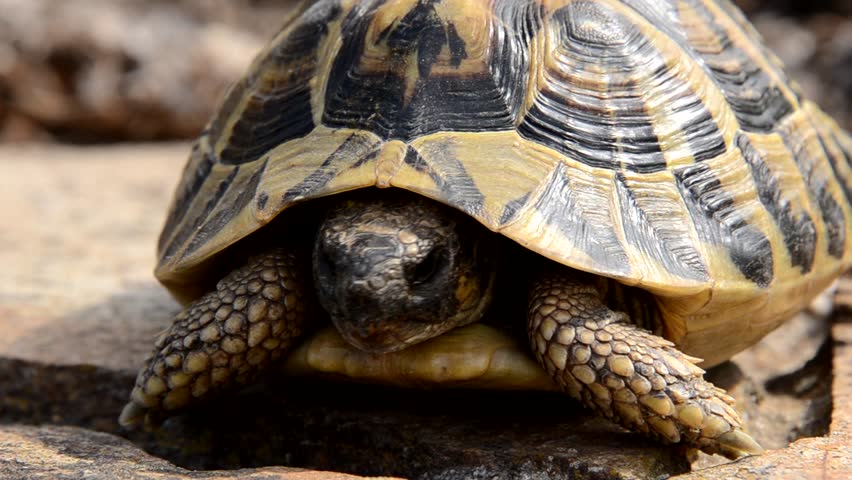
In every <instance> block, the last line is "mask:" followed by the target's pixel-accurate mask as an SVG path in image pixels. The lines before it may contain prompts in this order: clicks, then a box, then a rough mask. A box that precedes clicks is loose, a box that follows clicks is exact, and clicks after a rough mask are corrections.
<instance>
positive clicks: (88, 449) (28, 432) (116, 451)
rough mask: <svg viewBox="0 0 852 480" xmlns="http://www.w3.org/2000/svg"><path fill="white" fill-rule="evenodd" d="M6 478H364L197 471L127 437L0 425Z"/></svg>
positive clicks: (290, 471) (1, 474)
mask: <svg viewBox="0 0 852 480" xmlns="http://www.w3.org/2000/svg"><path fill="white" fill-rule="evenodd" d="M0 459H2V460H0V478H27V479H33V480H34V479H41V478H44V479H48V478H84V477H85V478H86V479H88V480H112V479H116V478H121V479H126V480H146V479H151V480H153V479H157V480H162V479H169V478H170V479H187V480H189V479H196V478H198V479H202V478H203V479H211V480H213V479H217V480H218V479H221V480H227V479H238V478H240V479H242V478H246V479H253V480H355V479H358V478H362V477H356V476H354V475H346V474H342V473H333V472H315V471H314V472H312V471H306V470H301V469H296V468H285V467H268V468H264V469H239V470H230V471H206V472H194V471H190V470H186V469H184V468H180V467H176V466H174V465H172V464H170V463H169V462H167V461H165V460H162V459H159V458H156V457H153V456H151V455H148V454H147V453H145V452H143V451H142V450H140V449H139V448H138V447H136V446H134V445H133V444H132V443H130V442H128V441H127V440H124V439H121V438H118V437H115V436H112V435H108V434H105V433H99V432H94V431H91V430H85V429H82V428H75V427H59V426H45V427H31V426H0Z"/></svg>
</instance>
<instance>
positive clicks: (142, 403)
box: [119, 249, 311, 426]
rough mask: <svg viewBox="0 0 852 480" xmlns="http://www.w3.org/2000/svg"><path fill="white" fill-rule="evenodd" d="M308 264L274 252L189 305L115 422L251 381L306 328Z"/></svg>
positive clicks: (163, 411)
mask: <svg viewBox="0 0 852 480" xmlns="http://www.w3.org/2000/svg"><path fill="white" fill-rule="evenodd" d="M306 267H307V266H303V265H302V263H301V262H299V261H298V260H297V258H296V254H295V253H294V252H290V251H286V250H284V249H273V250H270V251H269V252H266V253H264V254H262V255H258V256H255V257H252V258H250V259H249V260H248V261H247V262H246V265H245V266H243V267H241V268H238V269H236V270H234V271H233V272H231V273H230V274H228V275H227V276H226V277H224V278H223V279H222V280H221V281H220V282H219V283H218V284H217V285H216V290H215V291H211V292H209V293H207V294H206V295H204V296H203V297H201V298H200V299H198V300H197V301H196V302H195V303H193V304H191V305H189V306H188V307H186V308H185V309H184V310H183V311H182V312H180V313H179V314H178V315H177V316H176V317H175V320H174V323H172V325H171V327H169V329H168V330H167V331H166V332H165V333H163V334H162V335H161V336H160V337H159V338H158V339H157V342H156V347H155V349H154V352H153V353H152V355H151V357H149V358H148V359H147V360H146V362H145V367H144V369H143V370H142V371H140V372H139V375H138V376H137V377H136V385H135V386H134V388H133V392H132V393H131V394H130V402H129V403H128V404H127V406H125V407H124V410H123V411H122V412H121V417H120V418H119V422H120V423H121V424H122V425H125V426H132V425H136V424H139V423H141V422H142V421H145V422H155V421H156V420H157V419H158V418H159V417H161V416H165V415H168V414H169V413H168V412H171V411H175V410H178V409H181V408H184V407H186V406H188V405H191V404H193V403H196V402H197V401H200V400H203V399H206V398H209V397H210V396H212V395H214V394H215V393H218V392H220V391H223V390H226V389H229V388H233V387H235V386H240V385H246V384H248V383H250V382H251V381H252V380H254V379H255V378H256V377H257V376H258V374H260V373H261V372H263V370H264V369H265V368H267V367H268V366H269V365H270V364H271V363H272V362H273V361H274V360H276V359H278V358H279V357H281V356H282V355H283V354H284V353H285V352H287V350H288V349H289V348H290V347H291V345H292V344H293V342H294V340H295V339H297V338H298V337H299V336H300V335H301V334H302V332H303V331H304V330H305V328H306V323H307V321H308V319H309V315H308V313H307V311H306V296H307V291H306V289H307V288H310V278H311V277H310V271H309V270H308V269H307V268H306Z"/></svg>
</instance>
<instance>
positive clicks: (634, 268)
mask: <svg viewBox="0 0 852 480" xmlns="http://www.w3.org/2000/svg"><path fill="white" fill-rule="evenodd" d="M851 157H852V139H850V136H849V135H848V134H847V133H846V132H844V131H842V130H841V129H840V128H839V127H838V126H837V125H836V124H835V123H834V122H833V121H832V120H831V119H829V118H828V117H827V116H826V115H825V114H824V113H823V112H821V111H820V110H819V108H818V107H816V106H815V105H814V104H813V103H810V102H808V101H807V100H805V99H803V98H802V96H801V94H800V92H799V90H798V89H797V87H796V86H795V85H794V84H793V83H792V82H791V81H790V80H789V79H788V78H787V76H786V75H785V73H784V72H783V70H782V68H781V66H780V64H779V62H778V60H777V59H776V58H775V57H774V56H773V55H772V54H771V53H770V52H768V50H767V49H766V47H765V46H764V45H763V44H762V43H761V40H760V38H759V36H758V34H757V33H756V32H755V31H754V29H753V28H752V27H751V26H750V25H749V23H748V22H747V21H746V20H745V19H744V17H743V16H742V14H741V13H740V12H739V11H738V10H737V9H736V7H734V6H733V5H732V4H731V3H730V2H729V1H727V0H667V1H660V0H620V1H619V0H595V1H591V0H552V1H551V0H492V1H473V0H443V1H441V0H400V1H387V0H371V1H361V2H354V1H345V0H321V1H319V2H316V3H314V4H312V5H310V6H309V7H305V8H304V9H303V11H301V12H300V13H299V14H297V15H296V16H294V18H293V19H292V20H290V21H289V22H288V23H287V24H286V26H285V27H284V28H283V30H281V31H280V32H279V33H278V34H277V35H276V36H275V38H274V39H273V40H272V42H271V43H270V44H269V45H268V46H267V47H266V48H265V50H264V51H263V52H262V53H261V54H260V55H259V56H258V57H257V59H256V60H255V61H254V63H253V65H252V66H251V68H250V70H249V73H248V74H247V75H246V76H245V77H244V78H243V79H242V80H240V81H239V82H238V83H237V84H236V85H234V86H233V87H232V89H231V90H230V92H229V94H228V95H227V97H226V99H225V100H224V103H223V105H222V106H221V109H220V110H219V113H218V114H217V115H216V117H215V118H214V119H213V120H212V121H211V123H210V124H209V126H208V127H207V129H206V130H205V131H204V132H203V134H202V135H201V137H200V138H199V139H198V141H197V143H196V144H195V146H194V148H193V151H192V154H191V157H190V159H189V162H188V165H187V167H186V169H185V171H184V173H183V178H182V180H181V182H180V184H179V186H178V188H177V192H176V194H175V197H174V201H173V204H172V207H171V212H170V214H169V216H168V219H167V221H166V224H165V227H164V229H163V232H162V235H161V237H160V242H159V264H158V266H157V269H156V275H157V277H158V278H159V279H160V280H161V281H162V282H163V283H164V284H165V285H166V286H167V287H168V288H169V289H171V291H172V292H173V293H174V294H175V295H176V296H177V297H178V298H179V299H184V300H187V299H191V298H193V297H195V296H198V294H199V292H198V290H197V286H196V285H197V283H199V279H200V278H201V277H202V276H203V275H204V274H205V272H209V271H210V268H211V265H213V264H215V258H216V257H217V254H219V253H220V252H223V251H224V250H225V249H227V248H228V247H229V246H231V245H233V244H234V243H236V242H237V241H238V240H240V239H242V238H244V237H246V236H248V235H249V234H251V233H252V232H255V231H256V230H258V229H259V228H261V227H263V226H264V225H265V224H267V223H268V222H270V221H271V220H272V219H273V218H275V217H276V215H278V214H279V213H281V212H282V211H284V210H286V209H288V208H290V207H291V206H293V205H295V204H297V203H300V202H305V201H307V200H311V199H316V198H318V197H323V196H327V195H332V194H335V193H338V192H343V191H348V190H353V189H358V188H364V187H373V186H378V187H397V188H402V189H406V190H410V191H412V192H416V193H418V194H422V195H425V196H426V197H429V198H432V199H435V200H437V201H439V202H442V203H445V204H448V205H451V206H452V207H455V208H457V209H459V210H461V211H463V212H466V213H467V214H468V215H470V216H471V217H473V218H475V219H476V220H478V221H479V222H481V223H482V224H483V225H485V226H486V227H488V228H489V229H491V230H493V231H495V232H499V233H501V234H503V235H505V236H507V237H509V238H511V239H512V240H514V241H515V242H517V243H519V244H521V245H523V246H524V247H526V248H528V249H530V250H532V251H535V252H537V253H539V254H541V255H543V256H545V257H548V258H550V259H552V260H555V261H556V262H559V263H561V264H564V265H566V266H569V267H571V268H576V269H579V270H584V271H588V272H593V273H595V274H599V275H603V276H607V277H611V278H614V279H617V280H618V281H620V282H623V283H624V284H628V285H636V286H640V287H642V288H644V289H646V290H648V291H650V292H653V293H654V294H655V295H656V296H657V299H658V302H659V305H660V309H661V311H662V312H663V313H664V315H665V323H666V330H665V331H664V332H661V333H662V334H663V335H664V336H665V337H667V338H669V339H671V340H673V341H675V342H676V343H677V344H678V346H679V347H680V348H681V349H683V350H684V351H685V352H687V353H689V354H692V355H695V356H698V357H702V358H705V360H706V362H705V365H712V364H715V363H718V362H720V361H722V360H724V359H726V358H728V357H730V356H731V355H732V354H733V353H736V352H737V351H739V350H742V349H743V348H745V347H747V346H748V345H750V344H752V343H754V342H755V341H756V340H757V339H758V338H760V337H761V336H763V335H764V334H766V333H767V332H768V331H769V330H771V329H772V328H774V327H775V326H777V325H778V324H780V323H781V322H783V321H784V320H786V319H787V318H789V317H790V316H791V315H793V314H794V313H795V312H797V311H799V310H801V309H802V308H803V307H804V306H805V305H807V302H809V301H810V299H811V298H813V297H814V296H815V295H816V294H817V293H818V292H819V291H821V290H822V289H823V288H825V287H826V286H827V285H828V284H829V283H830V282H831V281H832V280H833V279H834V278H836V277H837V276H838V275H839V274H840V273H841V272H842V271H844V270H846V269H847V268H848V267H849V265H850V260H852V254H850V251H852V235H850V221H852V209H850V195H852V159H851ZM519 296H523V294H520V293H519Z"/></svg>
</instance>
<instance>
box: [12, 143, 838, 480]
mask: <svg viewBox="0 0 852 480" xmlns="http://www.w3.org/2000/svg"><path fill="white" fill-rule="evenodd" d="M187 151H188V146H186V145H184V144H176V145H133V146H117V147H109V148H107V147H99V148H72V147H26V148H25V147H19V148H13V147H0V161H2V162H3V163H4V165H5V166H6V167H7V168H8V169H9V170H10V171H14V172H15V175H14V176H3V177H2V178H0V205H3V206H4V208H0V222H3V224H4V225H9V226H12V228H6V229H3V230H2V231H0V265H3V266H4V269H3V273H2V274H0V331H3V333H4V334H3V336H2V337H0V423H4V424H10V425H12V426H11V427H9V426H7V427H3V428H4V429H8V428H19V427H20V426H22V425H45V426H46V427H45V430H36V432H42V433H33V435H41V434H44V435H47V433H44V432H55V430H53V429H52V428H51V427H49V426H50V425H55V426H60V425H61V426H76V427H81V428H82V430H81V429H65V430H61V431H62V435H67V436H70V437H74V436H78V435H79V436H84V437H85V436H86V435H88V434H90V433H92V431H97V432H102V433H104V434H110V435H119V436H122V437H124V438H127V439H129V440H130V441H132V442H133V443H134V444H135V445H136V446H138V447H141V448H142V449H144V450H145V451H146V452H148V453H149V454H152V455H154V456H156V457H158V458H161V459H165V460H168V461H169V462H171V463H172V464H174V465H177V466H179V467H180V468H184V469H187V471H186V472H183V473H175V475H195V473H191V472H195V471H197V470H216V469H234V468H254V467H258V468H259V467H263V468H261V469H260V470H258V472H259V473H258V474H262V473H264V472H266V470H268V469H267V468H266V467H267V466H284V465H286V466H290V467H305V468H311V469H318V470H325V471H328V470H332V471H345V472H350V473H354V474H360V475H398V476H403V477H408V478H447V479H451V478H564V477H568V478H595V479H607V478H656V477H660V476H667V475H672V474H678V473H685V472H687V471H689V469H690V463H689V461H688V460H689V459H690V456H689V455H688V452H684V451H682V450H680V449H677V448H668V447H664V446H661V445H658V444H656V443H654V442H650V441H648V440H646V439H645V438H643V437H641V436H638V435H633V434H630V433H626V432H624V431H623V430H621V429H619V428H618V427H615V426H613V425H611V424H608V423H607V422H604V421H603V420H600V419H597V418H595V417H592V416H590V415H588V414H587V413H586V412H585V411H584V410H583V409H582V408H581V407H580V406H579V405H578V404H576V403H575V402H573V401H571V400H569V399H567V398H566V397H564V396H562V395H559V394H553V393H547V392H540V393H530V392H514V393H511V392H503V393H497V392H466V391H427V392H415V391H404V390H393V389H389V388H380V387H371V386H361V385H347V384H332V383H328V382H319V381H310V380H281V379H275V380H269V381H267V382H265V383H263V384H260V385H258V386H255V387H253V388H250V389H247V390H246V391H244V392H242V393H240V394H239V395H235V396H234V397H231V398H227V399H226V398H223V399H221V400H220V401H217V402H214V403H211V404H208V405H207V406H206V407H205V408H201V409H199V410H197V411H194V412H192V413H191V414H185V415H181V416H178V417H175V418H172V419H170V420H168V421H167V422H166V423H165V424H164V425H163V426H162V427H161V428H160V429H159V430H155V431H150V432H145V431H132V432H131V431H124V430H121V429H120V428H119V427H118V425H117V423H116V418H117V417H118V413H119V411H120V409H121V407H122V406H123V404H124V402H125V401H126V398H127V395H128V393H129V391H130V388H131V386H132V383H133V378H134V377H135V372H136V369H137V368H138V367H139V365H140V364H141V362H142V359H143V358H144V356H145V355H146V354H147V353H148V350H149V348H150V347H151V344H152V342H153V338H154V336H155V334H156V333H157V332H158V331H159V330H161V329H162V328H164V327H165V326H166V325H167V324H168V323H169V321H170V318H171V316H172V315H173V314H174V313H175V312H176V311H177V309H178V306H177V304H176V303H175V302H174V301H173V300H171V299H170V298H169V297H168V295H167V294H166V293H165V291H164V290H163V289H162V288H160V287H159V286H158V285H157V283H156V282H155V281H154V279H153V277H152V275H151V273H150V272H151V268H152V265H153V263H154V252H153V246H154V244H155V239H156V235H157V232H158V229H159V227H160V224H161V222H162V219H163V216H164V212H165V210H166V207H167V203H168V199H169V197H170V195H171V190H172V188H173V186H174V184H175V183H176V181H177V176H178V175H179V173H180V170H181V167H182V164H183V162H184V158H185V155H186V153H187ZM826 338H827V327H826V324H825V322H823V321H821V320H819V319H818V318H817V317H808V316H801V317H800V318H799V319H798V320H797V321H795V322H789V323H788V324H785V325H784V326H783V327H782V329H780V330H778V331H776V332H775V333H773V334H772V335H770V336H769V337H767V339H766V340H765V341H764V342H762V343H761V344H760V345H758V346H757V347H756V348H754V349H752V350H750V351H749V352H746V353H744V354H742V355H740V356H738V357H736V358H735V361H734V362H732V363H728V364H725V365H723V366H722V367H721V368H719V369H716V370H715V371H714V372H712V375H713V379H714V381H716V382H718V383H719V384H720V385H722V386H724V387H726V388H729V389H731V391H732V392H734V394H735V395H736V396H737V398H738V400H739V402H740V404H739V405H738V407H739V408H740V409H741V410H743V411H744V412H745V413H744V415H745V417H746V419H747V422H749V428H750V429H751V430H752V431H753V432H754V433H755V435H756V437H757V438H758V440H759V441H760V442H761V443H763V444H764V445H765V446H767V447H769V448H776V449H781V450H780V451H785V452H786V451H788V450H787V449H785V448H783V447H785V446H786V445H788V444H789V443H790V442H791V441H793V440H796V439H797V438H799V437H807V436H814V435H824V434H825V433H826V432H827V430H828V424H827V423H828V422H827V419H828V418H829V412H830V409H831V396H830V388H831V387H830V383H829V380H828V379H829V378H830V370H831V361H832V354H831V349H830V348H826V347H825V345H827V343H826ZM835 368H836V366H835ZM835 378H836V377H835ZM836 405H839V406H841V407H842V408H847V409H848V405H849V403H848V402H847V403H845V404H843V403H837V404H836ZM844 405H845V406H844ZM836 411H837V410H835V412H836ZM837 415H838V414H837V413H835V419H836V418H838V416H837ZM20 428H23V427H20ZM838 428H841V430H842V428H846V430H845V431H848V424H847V426H846V427H838ZM833 434H834V430H832V435H833ZM20 435H22V434H20ZM50 435H53V433H50ZM87 438H89V439H94V440H93V442H95V443H97V442H100V441H103V443H104V444H105V445H106V446H109V445H117V444H119V443H120V444H121V445H125V444H124V443H121V441H120V440H117V439H115V438H114V437H111V436H103V435H102V436H98V435H95V436H90V437H87ZM832 438H834V437H832V436H829V437H821V438H820V439H817V440H819V441H822V439H826V440H825V441H828V442H832V441H833V440H832ZM98 439H99V440H98ZM81 441H82V440H81ZM116 442H119V443H116ZM845 445H848V441H847V443H846V444H845ZM4 448H14V447H4ZM2 457H3V458H5V457H7V455H3V456H2ZM21 458H25V460H23V465H25V466H26V465H31V466H37V465H36V464H35V463H32V462H34V461H35V460H32V461H31V460H29V458H30V457H21ZM718 461H719V460H718V459H716V458H715V457H713V458H712V459H711V458H710V457H707V456H706V455H700V456H699V458H698V460H697V461H696V462H695V463H694V464H693V468H710V467H712V465H713V464H715V463H718ZM104 467H105V468H106V467H108V465H104ZM723 467H724V466H723ZM140 468H141V467H140ZM714 468H718V467H714ZM708 471H709V470H708ZM270 472H273V473H275V472H277V471H276V470H274V469H272V470H270ZM275 474H277V473H275ZM187 478H193V477H187ZM273 478H274V477H273Z"/></svg>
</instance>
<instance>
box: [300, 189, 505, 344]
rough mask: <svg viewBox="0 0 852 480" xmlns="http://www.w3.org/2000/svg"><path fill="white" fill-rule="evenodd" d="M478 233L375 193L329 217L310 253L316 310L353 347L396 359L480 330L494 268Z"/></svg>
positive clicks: (431, 207) (463, 221)
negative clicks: (453, 333) (470, 328)
mask: <svg viewBox="0 0 852 480" xmlns="http://www.w3.org/2000/svg"><path fill="white" fill-rule="evenodd" d="M484 235H485V232H483V228H482V227H481V226H480V225H478V224H475V223H474V222H473V220H471V219H470V218H468V217H466V216H464V215H462V214H461V213H459V212H456V211H455V210H451V209H450V208H448V207H445V206H443V205H440V204H437V203H435V202H432V201H430V200H428V199H426V198H418V197H415V196H406V195H399V194H395V193H390V192H382V193H381V194H380V195H367V196H365V197H359V198H356V199H348V200H344V201H342V202H341V203H339V204H337V205H336V206H334V207H332V208H331V209H330V210H329V213H328V215H327V216H326V218H325V220H324V221H323V222H322V224H321V226H320V228H319V232H318V235H317V239H316V242H315V244H314V252H313V274H314V282H315V284H316V291H317V294H318V296H319V300H320V303H321V304H322V306H323V308H325V309H326V311H327V312H328V313H329V315H330V316H331V319H332V321H333V322H334V324H335V326H336V327H337V330H338V331H339V332H340V334H341V335H342V336H343V337H344V338H345V339H346V340H347V341H348V342H349V343H351V344H352V345H353V346H355V347H357V348H359V349H361V350H364V351H367V352H371V353H386V352H393V351H397V350H401V349H403V348H405V347H407V346H409V345H413V344H415V343H418V342H422V341H424V340H428V339H430V338H433V337H436V336H438V335H440V334H442V333H444V332H446V331H448V330H450V329H452V328H455V327H458V326H462V325H466V324H468V323H471V322H475V321H477V320H479V318H480V317H481V316H482V314H483V312H484V310H485V309H486V307H487V305H488V303H489V302H490V299H491V290H492V285H493V282H494V274H495V271H494V270H495V264H494V259H493V255H491V254H490V253H489V250H490V243H489V242H487V241H486V240H487V239H485V238H484Z"/></svg>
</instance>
